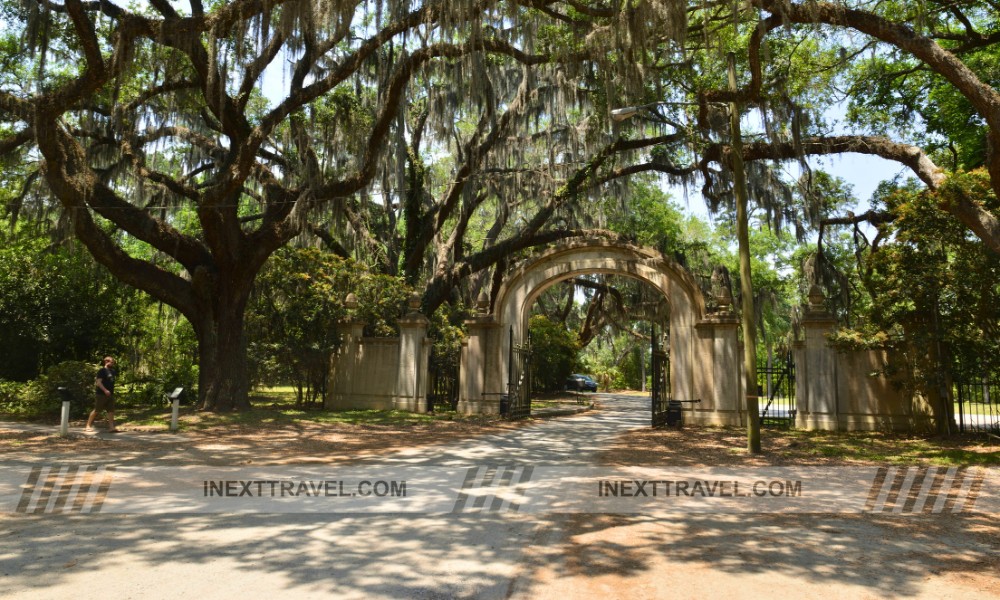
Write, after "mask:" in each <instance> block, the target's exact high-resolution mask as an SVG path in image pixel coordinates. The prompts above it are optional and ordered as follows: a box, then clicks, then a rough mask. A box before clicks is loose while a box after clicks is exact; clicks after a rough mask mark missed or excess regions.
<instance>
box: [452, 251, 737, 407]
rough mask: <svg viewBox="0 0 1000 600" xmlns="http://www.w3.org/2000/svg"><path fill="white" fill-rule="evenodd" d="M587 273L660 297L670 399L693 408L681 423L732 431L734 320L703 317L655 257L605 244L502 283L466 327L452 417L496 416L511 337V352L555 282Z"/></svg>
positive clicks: (689, 287)
mask: <svg viewBox="0 0 1000 600" xmlns="http://www.w3.org/2000/svg"><path fill="white" fill-rule="evenodd" d="M592 273H609V274H615V275H624V276H628V277H633V278H635V279H639V280H641V281H644V282H646V283H648V284H649V285H651V286H653V287H654V288H656V289H657V290H659V291H660V292H661V293H662V294H663V296H664V298H666V300H667V302H668V304H669V306H670V348H669V350H670V381H671V388H672V389H671V395H672V396H673V397H674V398H678V399H699V400H701V402H700V403H699V404H695V405H693V406H694V408H688V410H689V411H690V412H689V413H688V414H687V415H686V419H687V420H688V421H689V422H694V423H705V424H738V423H740V422H741V421H742V419H741V414H740V410H741V409H740V404H741V403H740V402H739V390H740V386H739V382H740V364H739V363H740V361H739V357H740V354H739V347H738V343H737V335H736V329H737V326H738V320H737V319H736V318H735V317H734V316H733V315H731V314H730V313H728V312H723V313H712V314H706V310H705V299H704V297H703V295H702V292H701V289H700V287H699V286H698V284H697V282H696V281H695V279H694V278H693V277H692V276H691V274H690V273H688V272H687V271H686V270H685V269H684V268H683V267H681V266H680V265H678V264H677V263H675V262H673V261H671V260H669V259H668V258H666V257H664V256H663V255H662V254H661V253H660V252H658V251H656V250H652V249H649V248H642V247H638V246H631V245H624V244H616V243H611V242H608V241H606V240H586V241H575V242H569V243H563V244H560V245H558V246H556V247H554V248H552V249H550V250H547V251H545V252H544V253H542V254H540V255H539V256H537V257H534V258H532V259H530V260H528V261H527V262H526V263H525V264H523V265H521V266H520V267H519V268H517V269H516V270H515V271H514V272H513V273H511V274H510V275H509V276H508V277H507V278H506V280H505V281H504V283H503V285H502V286H501V288H500V290H499V291H498V293H497V294H496V296H495V302H494V304H493V306H492V307H489V309H488V310H487V311H486V312H485V314H483V315H481V316H479V317H476V318H474V319H470V320H469V321H468V322H467V326H468V339H467V342H466V344H465V346H464V347H463V349H462V368H461V382H460V395H459V410H462V411H463V412H467V413H495V412H498V411H499V408H500V398H501V396H502V395H503V394H505V393H506V391H507V380H508V368H509V366H508V357H509V352H510V343H511V337H513V341H514V343H515V344H517V343H520V341H521V340H524V339H525V338H526V336H527V327H528V325H527V323H528V316H529V313H530V310H531V305H532V304H533V303H534V301H535V299H537V298H538V296H539V295H540V294H541V293H542V292H544V291H545V290H546V289H547V288H549V287H550V286H552V285H554V284H556V283H559V282H560V281H564V280H566V279H569V278H572V277H576V276H578V275H584V274H592ZM511 331H513V336H511V335H510V333H509V332H511ZM687 406H688V407H691V406H692V405H687Z"/></svg>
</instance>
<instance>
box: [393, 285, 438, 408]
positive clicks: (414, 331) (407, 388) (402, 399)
mask: <svg viewBox="0 0 1000 600" xmlns="http://www.w3.org/2000/svg"><path fill="white" fill-rule="evenodd" d="M408 304H409V307H410V312H409V313H407V315H406V316H405V317H403V318H402V319H400V320H399V375H398V378H397V384H396V391H397V396H396V398H395V400H394V404H395V406H396V408H397V409H398V410H409V411H413V412H421V413H423V412H427V357H426V356H425V353H424V339H425V338H426V337H427V327H428V325H430V321H429V320H428V319H427V317H425V316H424V315H422V314H420V296H419V295H417V294H413V295H412V296H410V300H409V302H408Z"/></svg>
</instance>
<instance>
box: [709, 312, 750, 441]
mask: <svg viewBox="0 0 1000 600" xmlns="http://www.w3.org/2000/svg"><path fill="white" fill-rule="evenodd" d="M739 327H740V319H739V317H737V316H736V315H734V314H726V315H719V316H718V317H716V319H715V352H714V354H715V365H714V369H713V373H712V376H713V377H714V378H715V410H717V411H719V412H724V413H725V414H723V415H719V417H720V418H721V419H724V420H725V424H727V425H734V424H737V423H740V422H741V419H740V413H741V412H742V410H743V387H742V385H741V384H742V372H743V355H742V353H741V352H740V342H739V334H738V330H739Z"/></svg>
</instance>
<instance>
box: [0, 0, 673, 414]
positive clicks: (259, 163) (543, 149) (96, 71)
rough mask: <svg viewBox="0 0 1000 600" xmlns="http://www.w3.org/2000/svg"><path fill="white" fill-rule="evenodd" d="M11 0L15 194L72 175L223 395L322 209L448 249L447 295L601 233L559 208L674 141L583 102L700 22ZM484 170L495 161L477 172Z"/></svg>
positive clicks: (445, 5)
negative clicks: (255, 303) (273, 284)
mask: <svg viewBox="0 0 1000 600" xmlns="http://www.w3.org/2000/svg"><path fill="white" fill-rule="evenodd" d="M657 6H658V5H657ZM657 6H654V8H657ZM2 7H3V10H4V21H5V24H6V25H7V27H5V34H4V39H3V44H4V47H5V49H6V50H7V53H6V55H5V61H6V63H5V69H4V72H3V74H2V77H3V80H2V84H0V155H3V156H4V157H5V158H6V159H7V161H8V162H10V163H16V164H18V165H19V168H22V169H24V172H26V173H28V175H27V177H26V182H27V183H26V186H25V187H26V190H27V189H28V188H30V191H31V193H28V192H27V191H26V193H24V194H21V195H20V196H19V200H18V201H17V202H16V203H14V206H11V207H10V212H11V213H13V214H15V215H16V214H25V213H27V212H30V211H29V210H26V209H28V208H30V207H28V206H27V205H26V203H28V201H30V200H31V199H32V198H36V199H38V198H42V199H44V198H49V197H51V198H54V199H55V200H57V201H58V203H59V204H60V205H61V207H62V208H63V210H64V211H65V214H66V215H67V216H68V219H69V220H70V221H71V222H72V226H73V230H74V233H75V235H76V236H77V237H78V238H79V239H80V240H81V242H82V243H83V244H84V245H85V246H86V247H87V249H88V250H89V252H90V253H91V254H92V255H93V256H94V258H95V259H96V260H97V261H98V262H100V263H101V264H103V265H104V266H105V267H107V269H108V270H109V271H110V272H111V273H112V274H113V275H114V276H115V277H117V278H118V279H120V280H121V281H123V282H124V283H126V284H129V285H131V286H134V287H136V288H139V289H141V290H144V291H145V292H147V293H149V294H150V295H152V296H153V297H155V298H157V299H158V300H160V301H162V302H164V303H166V304H169V305H171V306H173V307H175V308H176V309H177V310H179V311H180V312H181V313H182V314H183V315H184V316H185V317H186V318H187V319H188V320H189V321H190V322H191V324H192V326H193V328H194V330H195V333H196V335H197V338H198V345H199V363H200V371H199V377H200V381H199V392H200V395H201V401H202V405H203V406H204V407H205V408H208V409H213V410H226V409H230V408H243V407H245V406H247V391H248V377H247V375H248V374H247V359H246V347H245V345H246V340H245V332H244V321H245V310H246V306H247V301H248V298H249V295H250V293H251V289H252V287H253V283H254V280H255V277H256V275H257V273H258V272H259V271H260V269H261V268H262V265H263V264H264V263H265V261H266V260H267V259H268V257H269V256H270V255H271V254H272V253H273V252H274V251H275V250H277V249H278V248H280V247H282V246H283V245H285V244H287V243H288V242H289V241H290V240H292V239H293V238H294V237H296V236H297V235H300V234H301V233H302V232H304V231H309V232H311V233H313V234H315V235H317V236H320V237H322V236H323V235H324V234H326V235H327V237H329V238H330V239H331V240H332V242H333V244H332V245H333V246H337V245H338V244H339V246H340V248H341V250H342V251H344V252H353V253H355V254H359V253H360V254H361V255H362V257H363V258H366V259H370V260H371V261H372V262H378V261H379V260H382V261H383V262H385V263H386V264H388V265H389V267H388V269H387V270H389V271H390V272H393V271H397V270H399V271H402V272H404V273H405V274H406V275H407V278H408V279H410V280H414V279H415V278H416V277H417V274H418V271H419V270H420V269H421V268H424V269H426V268H429V269H431V273H432V274H431V279H430V282H429V284H428V285H427V286H426V288H427V289H426V293H425V306H426V307H428V308H433V307H434V306H435V305H436V304H439V303H440V302H441V301H442V299H444V298H446V297H447V295H448V294H449V293H450V290H451V289H453V288H454V286H455V284H456V282H457V281H459V280H460V279H461V278H463V277H465V276H467V275H469V274H471V273H474V272H477V271H480V270H482V269H485V268H488V267H492V266H494V265H497V264H498V263H500V262H502V261H503V260H504V259H505V258H507V257H509V256H510V255H511V254H512V253H515V252H518V251H520V250H524V249H526V248H529V247H532V246H537V245H542V244H545V243H548V242H551V241H553V240H557V239H561V238H565V237H571V236H579V235H584V234H586V233H587V232H585V231H583V230H581V229H578V228H573V227H568V226H566V221H558V219H560V218H561V216H564V213H566V212H567V211H571V209H570V208H569V207H570V205H571V204H572V203H574V202H576V201H577V199H578V197H579V196H580V195H582V194H583V193H584V192H586V191H587V190H589V189H591V188H593V186H594V185H597V184H600V183H601V182H602V179H601V176H600V175H598V173H599V172H601V170H602V169H605V168H606V166H607V165H608V164H609V163H610V162H612V159H613V157H615V156H616V155H617V154H618V153H620V152H623V151H628V150H633V149H636V148H642V147H650V146H652V145H654V144H656V143H657V141H658V140H657V139H650V140H638V141H628V140H622V139H619V138H617V137H614V136H612V135H610V134H609V133H608V132H607V127H606V120H601V119H599V120H596V121H592V122H588V119H587V117H586V116H580V115H575V116H573V117H572V118H568V117H567V116H566V115H567V114H568V113H569V112H571V111H568V110H567V109H568V108H569V107H584V106H585V107H592V106H603V107H604V110H603V114H605V115H606V113H607V110H606V109H607V106H608V97H609V96H613V95H614V94H615V93H617V90H616V86H617V85H618V84H617V82H616V80H615V78H614V77H613V75H614V72H615V70H616V69H624V70H627V69H628V68H629V65H630V62H629V61H621V60H618V59H617V58H616V57H615V56H614V55H613V54H612V53H611V50H612V49H613V48H617V47H624V46H627V45H629V44H631V43H632V42H631V41H630V39H625V38H631V37H638V38H640V39H641V40H642V41H644V40H645V38H646V37H647V36H649V37H654V34H653V32H655V38H656V40H665V39H667V38H668V37H669V36H671V35H680V34H681V33H682V32H683V30H684V18H683V17H684V15H683V12H681V13H680V14H679V15H678V13H677V11H676V10H674V11H669V10H668V11H665V12H664V11H662V10H650V7H649V6H648V5H641V6H639V7H624V10H617V9H609V8H603V7H596V8H588V7H587V6H586V5H583V4H578V3H576V2H571V3H569V4H562V3H555V2H545V1H541V2H540V1H537V0H531V1H528V2H516V1H515V2H480V1H475V0H473V1H466V2H452V1H443V0H439V1H431V2H426V3H423V4H419V5H411V4H410V3H406V2H394V1H385V2H383V1H378V0H376V1H361V2H351V1H340V2H338V1H329V2H325V1H324V2H312V1H304V0H287V1H282V0H273V1H269V2H264V1H259V0H241V1H236V2H231V3H213V4H204V3H202V2H201V1H200V0H191V2H190V4H188V5H184V6H180V5H178V4H176V3H169V2H167V1H166V0H152V1H151V2H149V3H148V6H146V7H145V8H142V9H130V8H124V7H122V6H120V5H118V4H116V3H114V2H111V1H104V0H102V1H100V2H89V1H84V0H67V1H65V2H62V3H60V2H50V1H47V0H43V1H31V0H29V1H27V2H23V3H15V2H4V3H3V4H2ZM660 8H662V7H660ZM622 25H624V26H625V27H624V28H622V27H621V26H622ZM601 65H607V66H609V69H605V70H602V69H601V68H599V67H600V66H601ZM625 80H626V81H632V82H636V81H641V78H640V77H637V76H636V73H633V74H632V76H631V77H628V78H625ZM268 82H270V89H268V85H267V84H268ZM262 83H263V84H264V85H263V87H262ZM596 92H601V94H600V95H602V96H603V98H601V97H596V96H595V94H596ZM592 96H595V97H593V98H592ZM523 140H531V141H533V143H530V144H529V143H524V142H523ZM443 153H451V154H452V155H453V160H454V163H453V165H454V168H453V170H452V171H451V172H450V173H449V176H448V180H447V182H446V183H444V184H442V185H439V186H438V187H437V188H433V187H432V186H427V185H424V181H425V178H424V175H423V173H422V169H423V167H422V165H423V163H424V162H425V160H426V157H427V156H433V155H435V154H443ZM473 173H478V174H491V175H493V177H491V178H485V177H483V178H480V179H478V180H476V181H475V188H473V187H472V186H471V185H469V183H470V182H471V181H472V178H471V175H472V174H473ZM530 178H534V180H535V183H534V184H530V185H524V186H522V187H520V188H519V191H518V193H516V194H508V193H507V192H510V190H512V189H514V187H515V186H521V184H522V183H525V182H526V180H528V179H530ZM396 206H401V207H402V212H403V219H397V220H396V221H395V222H394V218H395V217H396V214H395V213H394V212H393V211H394V210H395V207H396ZM380 207H381V214H379V210H378V209H379V208H380ZM484 212H486V213H489V212H492V213H493V216H494V217H495V218H494V219H493V222H492V225H491V226H489V227H488V230H489V231H488V234H489V235H487V236H481V237H480V242H481V243H480V247H479V250H478V252H473V253H471V254H469V253H468V251H469V250H470V246H469V243H468V239H467V237H466V235H467V232H468V230H469V228H470V226H479V225H481V224H482V222H483V221H482V219H483V218H484V217H483V213H484ZM475 219H479V221H475ZM380 220H383V221H382V222H379V221H380ZM553 223H555V225H553ZM375 225H377V227H376V226H375ZM397 226H399V227H404V228H405V234H404V235H403V238H404V239H403V243H402V244H396V242H395V240H394V237H395V236H396V231H397V230H396V227H397ZM337 227H340V228H341V232H346V233H348V235H347V236H343V237H341V238H340V239H339V240H338V239H337V237H336V236H330V235H329V234H330V232H331V230H333V231H334V232H336V228H337ZM478 233H481V232H478ZM123 237H127V238H128V239H129V240H130V242H131V245H132V246H134V244H135V240H138V241H139V242H141V243H143V244H146V245H148V247H149V248H150V249H151V252H146V253H145V254H146V255H147V256H148V255H150V254H151V255H152V256H153V258H152V259H146V258H140V257H139V256H137V255H135V253H133V252H129V251H128V250H127V249H126V246H125V245H123V244H121V243H119V242H120V241H121V240H122V239H123ZM432 241H433V242H436V253H429V252H428V251H427V249H428V247H429V245H430V243H431V242H432ZM346 246H353V248H350V247H346ZM383 254H384V255H385V256H384V257H383V256H382V255H383ZM431 254H436V256H432V255H431ZM345 292H346V291H345Z"/></svg>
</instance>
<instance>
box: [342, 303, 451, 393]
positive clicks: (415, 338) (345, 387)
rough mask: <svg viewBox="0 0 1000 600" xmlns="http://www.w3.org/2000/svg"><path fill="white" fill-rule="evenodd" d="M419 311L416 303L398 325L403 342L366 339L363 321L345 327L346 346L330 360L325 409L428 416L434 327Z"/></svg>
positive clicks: (395, 339)
mask: <svg viewBox="0 0 1000 600" xmlns="http://www.w3.org/2000/svg"><path fill="white" fill-rule="evenodd" d="M419 303H420V301H419V298H417V299H416V300H415V304H416V306H419ZM416 306H414V300H413V299H411V302H410V307H411V311H410V313H409V314H407V315H406V316H405V317H404V318H402V319H400V321H399V330H400V335H399V337H398V338H372V337H363V336H362V332H363V331H364V323H363V322H361V321H353V320H352V321H348V322H345V323H343V324H342V325H341V326H340V328H339V331H340V334H341V346H340V349H339V350H338V351H337V352H336V353H335V354H334V355H333V356H332V357H331V358H330V367H331V368H330V379H329V384H328V387H327V399H326V403H325V407H326V408H329V409H334V410H408V411H413V412H427V385H428V377H427V371H428V360H429V359H430V345H431V342H430V340H428V339H427V326H428V323H429V322H428V320H427V318H426V317H424V316H423V315H421V314H420V313H419V312H417V308H416Z"/></svg>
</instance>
